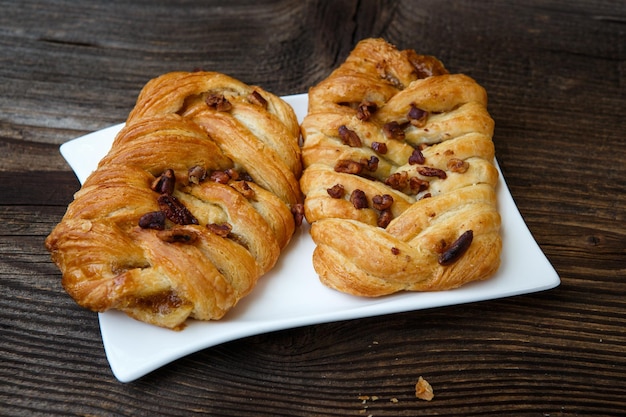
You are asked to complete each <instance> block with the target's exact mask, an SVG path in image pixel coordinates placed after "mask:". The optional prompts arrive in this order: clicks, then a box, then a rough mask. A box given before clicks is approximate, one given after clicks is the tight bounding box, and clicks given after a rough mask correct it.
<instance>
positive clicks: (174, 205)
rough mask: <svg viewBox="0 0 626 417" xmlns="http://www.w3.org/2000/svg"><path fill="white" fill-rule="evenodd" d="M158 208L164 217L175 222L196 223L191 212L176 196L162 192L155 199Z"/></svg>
mask: <svg viewBox="0 0 626 417" xmlns="http://www.w3.org/2000/svg"><path fill="white" fill-rule="evenodd" d="M157 202H158V203H159V208H160V209H161V211H162V212H163V213H165V217H167V218H168V219H170V220H171V221H173V222H174V223H176V224H198V220H197V219H196V218H195V217H194V216H193V214H191V212H190V211H189V210H188V209H187V207H185V205H184V204H183V203H182V202H181V201H180V200H179V199H177V198H176V197H174V196H173V195H169V194H162V195H161V196H159V199H158V200H157Z"/></svg>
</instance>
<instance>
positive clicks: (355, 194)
mask: <svg viewBox="0 0 626 417" xmlns="http://www.w3.org/2000/svg"><path fill="white" fill-rule="evenodd" d="M350 202H351V203H352V205H354V208H356V209H357V210H360V209H364V208H367V206H368V203H367V197H366V196H365V192H364V191H363V190H359V189H358V188H357V189H356V190H354V191H352V194H350Z"/></svg>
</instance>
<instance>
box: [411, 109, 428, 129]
mask: <svg viewBox="0 0 626 417" xmlns="http://www.w3.org/2000/svg"><path fill="white" fill-rule="evenodd" d="M407 118H408V119H409V122H410V123H411V124H412V125H413V126H415V127H424V126H425V125H426V120H427V119H428V112H427V111H426V110H422V109H420V108H418V107H416V106H415V105H411V110H409V113H408V114H407Z"/></svg>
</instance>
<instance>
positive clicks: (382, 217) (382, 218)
mask: <svg viewBox="0 0 626 417" xmlns="http://www.w3.org/2000/svg"><path fill="white" fill-rule="evenodd" d="M392 220H393V213H392V212H391V209H384V210H382V211H381V212H380V214H379V215H378V219H376V225H377V226H378V227H382V228H383V229H384V228H385V227H387V226H389V223H391V221H392Z"/></svg>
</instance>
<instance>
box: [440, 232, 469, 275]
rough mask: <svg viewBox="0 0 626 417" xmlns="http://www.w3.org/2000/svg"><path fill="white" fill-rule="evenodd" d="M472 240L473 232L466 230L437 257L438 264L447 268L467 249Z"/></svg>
mask: <svg viewBox="0 0 626 417" xmlns="http://www.w3.org/2000/svg"><path fill="white" fill-rule="evenodd" d="M473 239H474V232H473V231H472V230H468V231H466V232H465V233H463V234H462V235H461V236H459V238H458V239H457V240H455V241H454V242H452V244H451V245H450V246H448V248H447V249H445V250H444V252H442V253H441V254H440V255H439V259H438V261H439V264H440V265H443V266H447V265H450V264H453V263H454V262H456V261H457V260H458V259H459V258H460V257H461V256H462V255H463V254H464V253H465V252H466V251H467V249H468V248H469V246H470V244H471V243H472V240H473Z"/></svg>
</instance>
